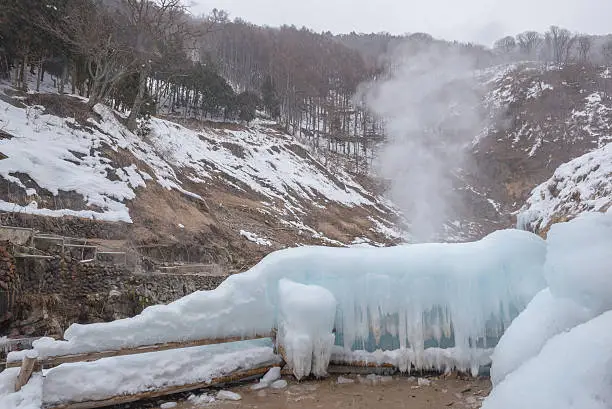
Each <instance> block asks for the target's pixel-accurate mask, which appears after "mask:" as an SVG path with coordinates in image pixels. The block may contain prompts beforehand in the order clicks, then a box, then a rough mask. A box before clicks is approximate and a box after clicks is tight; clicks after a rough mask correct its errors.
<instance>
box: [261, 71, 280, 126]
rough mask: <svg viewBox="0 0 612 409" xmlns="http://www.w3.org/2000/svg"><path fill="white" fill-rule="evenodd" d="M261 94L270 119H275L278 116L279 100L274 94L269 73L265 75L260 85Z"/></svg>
mask: <svg viewBox="0 0 612 409" xmlns="http://www.w3.org/2000/svg"><path fill="white" fill-rule="evenodd" d="M261 95H262V99H263V106H264V108H265V110H266V112H267V113H268V115H270V117H271V118H272V119H277V118H278V117H279V116H280V102H279V100H278V97H277V96H276V90H275V89H274V84H273V83H272V77H271V76H270V75H266V78H265V80H264V82H263V85H262V87H261Z"/></svg>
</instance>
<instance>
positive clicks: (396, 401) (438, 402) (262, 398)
mask: <svg viewBox="0 0 612 409" xmlns="http://www.w3.org/2000/svg"><path fill="white" fill-rule="evenodd" d="M346 378H348V379H351V380H353V381H354V382H353V383H346V384H339V383H338V377H337V376H334V377H331V378H329V379H326V380H323V381H305V382H300V383H298V382H296V381H295V380H293V379H291V378H284V379H286V380H287V381H288V382H289V385H288V387H286V388H284V389H280V390H274V389H270V388H268V389H265V390H260V391H252V390H250V385H245V386H240V387H236V388H233V389H231V391H232V392H236V393H239V394H240V395H241V396H242V400H240V401H236V402H233V401H215V402H214V403H208V404H207V403H204V402H200V403H198V402H196V401H195V400H192V401H191V402H189V401H185V402H179V404H178V405H177V406H176V409H194V408H205V407H214V408H219V409H224V408H227V409H230V408H235V409H237V408H251V409H255V408H265V409H281V408H282V409H285V408H287V409H314V408H322V409H339V408H350V409H366V408H372V409H378V408H383V407H384V408H386V409H387V408H390V409H394V408H398V409H399V408H401V409H404V408H406V409H444V408H448V407H451V408H460V409H475V408H479V407H480V405H481V402H482V399H484V397H485V396H486V395H487V394H488V393H489V390H490V388H491V385H490V382H489V381H488V380H474V379H472V380H458V379H438V378H429V379H428V381H430V384H429V385H421V386H419V385H418V381H417V379H416V378H412V377H411V378H408V377H398V376H394V377H377V378H376V380H374V381H372V379H367V378H366V377H364V376H346ZM200 396H202V395H200ZM210 396H214V393H210Z"/></svg>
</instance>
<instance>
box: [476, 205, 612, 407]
mask: <svg viewBox="0 0 612 409" xmlns="http://www.w3.org/2000/svg"><path fill="white" fill-rule="evenodd" d="M547 242H548V252H547V256H546V263H545V267H544V269H545V276H546V280H547V282H548V284H549V286H550V288H549V289H547V290H544V291H542V292H541V293H540V294H539V295H538V296H537V297H536V298H535V299H534V300H533V301H532V302H531V303H530V304H529V305H528V307H527V308H526V309H525V311H523V312H522V313H521V314H520V315H519V316H518V317H517V319H516V320H514V321H513V322H512V325H511V326H510V328H508V331H507V332H506V333H505V334H504V336H503V337H502V339H501V340H500V342H499V344H498V346H497V348H496V350H495V352H494V354H493V366H492V368H491V370H492V372H491V373H492V380H493V383H494V385H495V388H494V389H493V392H492V393H491V395H490V396H489V398H487V400H486V401H485V402H484V405H483V409H506V408H508V409H510V408H520V407H536V408H539V409H549V408H550V409H558V408H564V409H609V408H611V407H612V388H611V387H610V385H612V370H611V369H610V368H611V366H610V365H611V364H612V251H611V249H612V211H608V212H607V213H606V214H602V213H589V214H584V215H582V216H580V217H578V218H577V219H575V220H572V221H571V222H568V223H561V224H555V225H553V227H552V228H551V230H550V232H549V235H548V239H547Z"/></svg>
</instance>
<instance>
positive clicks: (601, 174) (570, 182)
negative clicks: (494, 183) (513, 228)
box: [518, 143, 612, 231]
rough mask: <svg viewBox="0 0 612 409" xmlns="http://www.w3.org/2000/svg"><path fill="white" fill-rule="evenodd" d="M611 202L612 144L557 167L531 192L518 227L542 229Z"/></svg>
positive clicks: (607, 206) (607, 205)
mask: <svg viewBox="0 0 612 409" xmlns="http://www.w3.org/2000/svg"><path fill="white" fill-rule="evenodd" d="M611 205H612V143H609V144H607V145H605V146H603V147H602V148H600V149H597V150H595V151H593V152H589V153H587V154H585V155H583V156H580V157H578V158H576V159H574V160H572V161H570V162H567V163H565V164H563V165H561V166H559V167H558V168H557V170H556V171H555V173H554V175H553V176H552V177H551V178H550V179H549V180H547V181H546V182H544V183H542V184H541V185H539V186H537V187H536V188H535V189H533V191H532V192H531V196H530V197H529V198H528V199H527V202H526V204H525V205H524V206H523V208H522V209H521V210H520V211H519V216H518V226H519V228H523V229H528V230H531V231H542V230H544V229H546V228H547V227H548V226H549V225H550V224H551V223H554V222H555V221H559V220H566V219H571V218H573V217H576V216H577V215H578V214H580V213H583V212H598V211H605V210H606V209H607V208H609V207H610V206H611Z"/></svg>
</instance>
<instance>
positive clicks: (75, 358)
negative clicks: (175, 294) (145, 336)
mask: <svg viewBox="0 0 612 409" xmlns="http://www.w3.org/2000/svg"><path fill="white" fill-rule="evenodd" d="M274 335H275V334H274V333H273V332H272V333H269V334H262V335H254V336H251V337H229V338H211V339H200V340H196V341H184V342H166V343H163V344H155V345H147V346H142V347H137V348H125V349H118V350H111V351H102V352H89V353H84V354H74V355H59V356H53V357H49V358H45V359H39V360H38V363H39V364H40V365H41V366H42V367H43V368H45V369H48V368H53V367H55V366H58V365H61V364H67V363H72V362H91V361H97V360H98V359H102V358H110V357H113V356H124V355H135V354H144V353H147V352H159V351H166V350H168V349H180V348H191V347H197V346H204V345H213V344H225V343H228V342H237V341H248V340H252V339H261V338H274ZM19 365H20V362H19V361H11V362H8V363H7V364H6V367H7V368H14V367H17V366H19Z"/></svg>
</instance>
